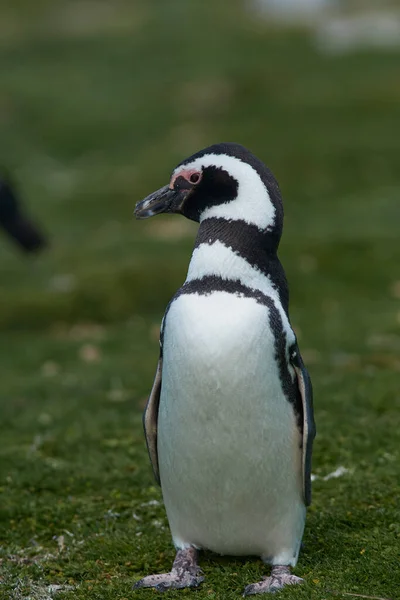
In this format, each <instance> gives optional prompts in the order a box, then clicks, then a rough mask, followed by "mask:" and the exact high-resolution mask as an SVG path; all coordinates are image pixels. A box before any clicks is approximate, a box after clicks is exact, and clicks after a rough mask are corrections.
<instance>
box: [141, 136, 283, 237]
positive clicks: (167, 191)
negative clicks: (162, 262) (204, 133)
mask: <svg viewBox="0 0 400 600" xmlns="http://www.w3.org/2000/svg"><path fill="white" fill-rule="evenodd" d="M159 213H179V214H182V215H184V216H185V217H187V218H188V219H191V220H193V221H197V222H200V223H201V222H202V221H204V220H205V219H210V218H213V217H216V218H220V219H226V220H227V221H237V220H241V221H245V222H246V223H248V224H251V225H255V226H257V227H258V228H259V229H260V230H264V231H265V230H266V231H270V232H274V233H275V234H278V235H279V236H280V233H281V230H282V222H283V207H282V200H281V196H280V192H279V187H278V183H277V181H276V179H275V177H274V176H273V175H272V173H271V171H270V170H269V169H268V168H267V167H266V166H265V165H264V164H263V163H262V162H261V161H260V160H259V159H258V158H256V157H255V156H254V155H253V154H252V153H251V152H250V151H249V150H247V149H246V148H244V147H243V146H241V145H239V144H233V143H222V144H215V145H213V146H209V147H208V148H205V149H204V150H201V151H200V152H197V153H196V154H193V155H192V156H190V157H189V158H187V159H185V160H184V161H182V162H181V163H180V164H179V165H178V166H177V167H176V168H175V169H174V171H173V172H172V175H171V179H170V182H169V184H168V185H166V186H164V187H162V188H161V189H159V190H157V191H156V192H153V193H152V194H150V195H149V196H147V198H145V199H144V200H142V201H141V202H139V203H138V204H137V205H136V208H135V215H136V217H137V218H138V219H146V218H148V217H152V216H153V215H156V214H159Z"/></svg>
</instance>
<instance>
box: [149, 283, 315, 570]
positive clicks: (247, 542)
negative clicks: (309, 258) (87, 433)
mask: <svg viewBox="0 0 400 600" xmlns="http://www.w3.org/2000/svg"><path fill="white" fill-rule="evenodd" d="M275 352H276V348H275V338H274V336H273V334H272V332H271V330H270V327H269V319H268V309H267V308H266V307H265V306H263V305H260V304H258V303H257V302H256V301H255V300H253V299H251V298H244V297H241V298H239V297H237V296H235V295H233V294H228V293H226V292H214V293H213V294H211V295H208V296H199V295H182V296H180V297H179V298H178V299H177V300H175V301H174V302H173V304H172V306H171V308H170V311H169V313H168V317H167V320H166V324H165V333H164V359H163V380H162V389H161V400H160V411H159V421H158V449H159V463H160V475H161V483H162V489H163V495H164V500H165V505H166V509H167V513H168V518H169V521H170V526H171V531H172V534H173V537H174V540H175V543H176V544H177V545H179V544H181V545H185V544H195V545H198V546H201V547H207V548H210V549H212V550H214V551H216V552H220V553H226V554H262V555H264V556H266V557H267V556H268V557H271V556H278V555H279V553H280V552H281V547H282V548H283V547H285V548H286V550H287V548H288V547H289V550H288V552H289V554H290V558H287V557H286V555H285V557H286V558H287V560H291V561H293V560H294V559H293V556H294V555H296V556H297V552H298V545H299V540H300V539H301V534H302V529H303V525H304V507H303V503H302V499H301V475H300V474H301V467H300V464H301V456H300V448H299V445H300V438H299V434H298V431H297V428H296V423H295V417H294V414H293V409H292V407H291V405H290V404H289V403H288V401H287V399H286V398H285V396H284V395H283V392H282V388H281V382H280V378H279V370H278V367H277V364H276V361H275ZM271 520H272V521H273V522H274V521H275V522H280V521H282V520H283V521H284V526H282V527H280V528H279V534H276V532H275V533H274V532H272V533H271V534H267V529H268V528H270V527H271ZM271 536H272V537H271ZM293 548H294V549H293ZM282 551H283V550H282Z"/></svg>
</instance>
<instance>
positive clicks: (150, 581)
mask: <svg viewBox="0 0 400 600" xmlns="http://www.w3.org/2000/svg"><path fill="white" fill-rule="evenodd" d="M200 572H201V571H200V570H199V573H200ZM203 581H204V577H202V576H199V575H192V574H191V573H189V572H185V573H174V572H172V571H171V573H161V574H159V575H148V576H147V577H143V579H140V580H139V581H137V582H136V583H135V584H134V585H133V588H132V589H134V590H138V589H140V588H155V589H156V590H158V591H159V592H166V591H167V590H180V589H183V588H187V587H188V588H191V587H198V586H199V585H200V584H201V583H202V582H203Z"/></svg>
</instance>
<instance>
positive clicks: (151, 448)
mask: <svg viewBox="0 0 400 600" xmlns="http://www.w3.org/2000/svg"><path fill="white" fill-rule="evenodd" d="M161 378H162V357H161V356H160V358H159V360H158V364H157V371H156V374H155V377H154V383H153V387H152V388H151V392H150V396H149V399H148V401H147V404H146V408H145V410H144V413H143V427H144V433H145V437H146V444H147V450H148V453H149V456H150V461H151V466H152V467H153V473H154V477H155V478H156V481H157V483H158V484H159V485H160V471H159V468H158V454H157V426H158V425H157V422H158V408H159V405H160V394H161Z"/></svg>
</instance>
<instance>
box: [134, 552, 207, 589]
mask: <svg viewBox="0 0 400 600" xmlns="http://www.w3.org/2000/svg"><path fill="white" fill-rule="evenodd" d="M202 575H203V571H202V570H201V569H200V567H199V566H198V564H197V550H196V549H195V548H192V547H189V548H183V549H182V550H178V551H177V553H176V557H175V560H174V564H173V565H172V569H171V572H170V573H160V574H158V575H148V576H147V577H143V579H140V581H137V582H136V583H135V584H134V586H133V589H134V590H138V589H140V588H155V589H156V590H158V591H159V592H165V591H166V590H180V589H182V588H187V587H189V588H191V587H197V586H199V585H200V584H201V583H202V582H203V581H204V577H203V576H202Z"/></svg>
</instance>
